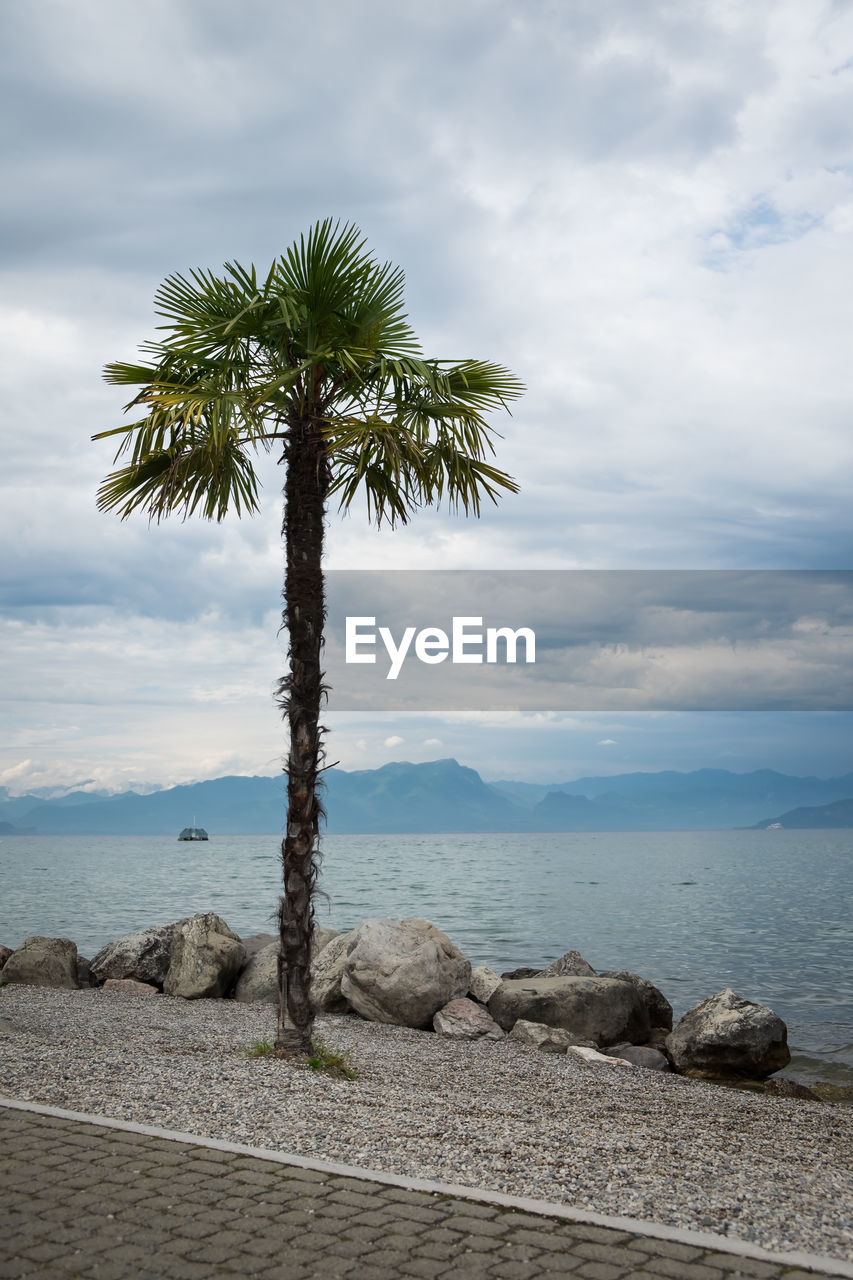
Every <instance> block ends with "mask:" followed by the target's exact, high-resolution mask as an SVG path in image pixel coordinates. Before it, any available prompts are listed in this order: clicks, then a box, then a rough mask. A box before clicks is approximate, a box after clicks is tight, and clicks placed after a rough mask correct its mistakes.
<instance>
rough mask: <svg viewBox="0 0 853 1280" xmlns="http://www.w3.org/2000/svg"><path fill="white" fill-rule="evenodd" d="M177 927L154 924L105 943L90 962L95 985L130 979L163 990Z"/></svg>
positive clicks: (174, 925)
mask: <svg viewBox="0 0 853 1280" xmlns="http://www.w3.org/2000/svg"><path fill="white" fill-rule="evenodd" d="M177 927H178V926H177V925H176V924H156V925H152V926H151V928H149V929H140V930H139V931H138V932H137V933H127V934H125V935H124V937H122V938H116V940H115V942H108V943H107V945H106V946H105V947H101V949H100V951H99V952H98V954H97V955H96V956H95V957H94V958H93V959H92V960H90V961H89V971H90V973H91V975H92V977H93V978H94V979H95V981H96V982H106V980H107V978H133V979H134V981H136V982H149V983H153V984H154V986H155V987H162V986H163V983H164V982H165V980H166V974H167V973H168V971H169V963H170V961H171V958H172V941H173V939H174V936H175V930H176V929H177Z"/></svg>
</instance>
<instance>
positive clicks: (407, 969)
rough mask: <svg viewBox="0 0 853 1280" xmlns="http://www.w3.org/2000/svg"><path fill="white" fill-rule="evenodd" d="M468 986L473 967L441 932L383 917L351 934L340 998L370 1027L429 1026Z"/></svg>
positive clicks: (420, 923) (417, 922)
mask: <svg viewBox="0 0 853 1280" xmlns="http://www.w3.org/2000/svg"><path fill="white" fill-rule="evenodd" d="M470 983H471V964H470V962H469V961H468V960H466V959H465V957H464V956H463V954H462V952H461V951H460V950H459V949H458V947H455V946H454V945H453V943H452V942H451V941H450V939H449V938H448V937H447V935H446V934H444V933H442V932H441V930H440V929H436V927H435V926H434V925H432V924H429V923H428V922H427V921H426V920H411V919H407V920H389V919H387V918H383V919H378V920H365V922H364V924H361V925H359V927H358V928H357V929H355V930H354V931H353V934H352V935H351V937H350V941H349V943H348V945H347V957H346V963H345V965H344V973H343V977H342V978H341V993H342V995H343V996H345V998H346V1000H347V1001H348V1003H349V1004H350V1005H351V1006H352V1008H353V1009H355V1010H356V1012H357V1013H360V1014H361V1016H362V1017H363V1018H367V1019H368V1020H369V1021H371V1022H390V1023H395V1024H396V1025H398V1026H403V1027H429V1026H431V1025H432V1020H433V1017H434V1016H435V1014H436V1013H437V1012H438V1010H439V1009H441V1008H443V1006H444V1005H446V1004H449V1003H450V1001H451V1000H455V999H457V998H458V997H459V996H464V995H465V994H466V992H467V991H468V988H469V986H470Z"/></svg>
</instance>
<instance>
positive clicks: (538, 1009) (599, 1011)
mask: <svg viewBox="0 0 853 1280" xmlns="http://www.w3.org/2000/svg"><path fill="white" fill-rule="evenodd" d="M488 1009H489V1013H490V1014H491V1015H492V1017H493V1018H494V1019H495V1021H496V1022H498V1023H500V1025H501V1026H502V1027H503V1029H504V1031H511V1030H512V1028H513V1026H514V1025H515V1023H516V1022H518V1020H519V1018H523V1019H524V1021H525V1022H544V1023H545V1025H546V1026H548V1027H562V1028H563V1030H564V1031H571V1032H573V1034H574V1035H576V1036H578V1037H579V1038H580V1039H581V1040H590V1041H593V1042H594V1043H595V1044H598V1045H610V1044H618V1043H619V1041H620V1040H630V1041H631V1042H632V1043H635V1044H642V1043H643V1041H645V1040H646V1039H647V1037H648V1034H649V1031H650V1025H649V1015H648V1012H647V1010H646V1006H645V1004H644V1003H643V999H642V997H641V995H640V993H639V991H638V990H637V988H636V987H635V986H633V985H632V984H631V983H630V982H620V981H618V980H617V979H615V978H584V977H566V978H544V977H542V978H516V979H511V980H509V981H506V982H502V983H501V985H500V986H499V987H498V989H497V991H496V992H495V994H494V995H493V996H492V998H491V999H490V1000H489V1004H488Z"/></svg>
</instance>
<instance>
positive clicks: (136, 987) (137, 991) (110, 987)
mask: <svg viewBox="0 0 853 1280" xmlns="http://www.w3.org/2000/svg"><path fill="white" fill-rule="evenodd" d="M104 990H105V991H116V992H118V994H119V995H126V996H158V995H159V994H160V992H159V991H158V990H157V988H156V987H155V986H152V985H151V983H150V982H137V981H136V979H135V978H107V980H106V982H105V983H104Z"/></svg>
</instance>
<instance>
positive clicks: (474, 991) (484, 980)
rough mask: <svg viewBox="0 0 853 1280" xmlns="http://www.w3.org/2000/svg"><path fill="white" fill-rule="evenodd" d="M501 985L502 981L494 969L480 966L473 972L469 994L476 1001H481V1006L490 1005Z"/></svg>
mask: <svg viewBox="0 0 853 1280" xmlns="http://www.w3.org/2000/svg"><path fill="white" fill-rule="evenodd" d="M500 985H501V979H500V977H499V976H498V974H496V973H495V971H494V969H488V968H487V967H486V966H485V965H478V967H477V968H476V969H472V970H471V983H470V986H469V987H468V994H469V995H470V996H472V997H473V998H474V999H475V1000H479V1001H480V1004H488V1003H489V1000H490V999H491V997H492V996H493V995H494V994H495V992H496V991H497V989H498V987H499V986H500Z"/></svg>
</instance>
